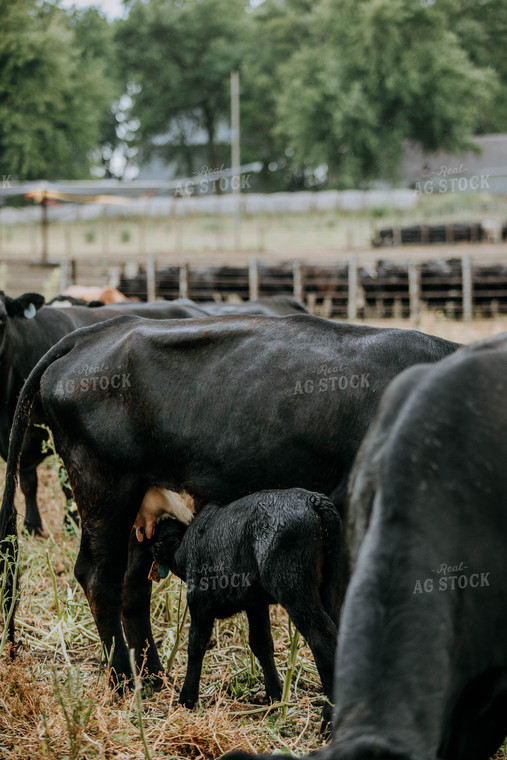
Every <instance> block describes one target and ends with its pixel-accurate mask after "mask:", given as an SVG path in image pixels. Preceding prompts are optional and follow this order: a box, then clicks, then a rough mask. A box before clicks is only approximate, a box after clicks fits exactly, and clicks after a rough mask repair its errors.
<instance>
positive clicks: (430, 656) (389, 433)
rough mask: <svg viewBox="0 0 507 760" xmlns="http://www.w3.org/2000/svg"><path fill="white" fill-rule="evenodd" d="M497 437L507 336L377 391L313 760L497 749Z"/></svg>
mask: <svg viewBox="0 0 507 760" xmlns="http://www.w3.org/2000/svg"><path fill="white" fill-rule="evenodd" d="M506 430H507V333H503V334H502V335H499V336H497V337H494V338H491V339H488V340H485V341H481V342H479V343H476V344H474V345H472V346H470V347H467V348H464V349H462V350H461V351H458V352H457V353H456V354H455V355H454V356H451V357H449V358H447V359H444V360H443V361H442V362H439V363H438V364H437V365H435V366H432V367H427V366H426V367H422V366H421V367H414V368H412V369H409V370H407V371H406V372H404V373H403V374H402V375H400V377H399V378H397V379H396V380H395V381H394V382H393V383H392V385H391V387H390V388H389V390H388V391H387V392H386V394H385V396H384V398H383V401H382V404H381V406H380V408H379V412H378V414H377V416H376V419H375V421H374V423H373V424H372V427H371V429H370V431H369V433H368V435H367V436H366V438H365V440H364V442H363V445H362V446H361V449H360V451H359V454H358V457H357V462H356V465H355V466H354V470H353V473H352V476H351V482H350V504H349V507H350V508H349V519H348V525H347V533H348V541H347V543H348V545H349V547H350V559H351V561H352V564H353V566H354V567H355V571H354V573H353V576H352V580H351V583H350V586H349V589H348V592H347V596H346V600H345V605H344V609H343V614H342V618H341V630H340V641H339V645H338V657H337V667H336V677H335V701H336V711H335V734H334V738H333V744H332V746H331V747H330V748H327V749H325V750H322V751H321V752H319V753H317V754H316V755H312V757H315V758H316V760H317V758H322V760H373V758H375V759H376V760H437V758H438V759H439V760H487V758H489V757H491V756H492V755H493V754H494V752H495V750H496V749H497V748H498V747H499V746H500V745H501V743H502V742H503V740H504V737H505V736H506V734H507V644H506V642H507V585H506V578H507V557H506V553H505V545H506V543H507V503H506V494H507V467H506V464H505V463H506V461H507V437H506ZM228 757H229V758H230V760H232V759H233V758H238V759H239V758H242V757H245V755H243V753H233V754H232V755H229V756H228Z"/></svg>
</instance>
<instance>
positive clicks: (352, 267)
mask: <svg viewBox="0 0 507 760" xmlns="http://www.w3.org/2000/svg"><path fill="white" fill-rule="evenodd" d="M348 286H349V297H348V304H347V319H349V320H350V321H352V320H354V319H357V258H356V257H355V256H351V257H350V259H349V272H348Z"/></svg>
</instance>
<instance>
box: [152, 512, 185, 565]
mask: <svg viewBox="0 0 507 760" xmlns="http://www.w3.org/2000/svg"><path fill="white" fill-rule="evenodd" d="M187 527H188V526H187V525H184V524H183V523H182V522H180V521H179V520H175V519H174V518H173V517H163V518H162V519H161V520H159V521H158V523H157V525H156V528H155V541H154V543H153V546H152V554H153V559H154V560H155V562H156V563H157V564H158V568H157V570H158V574H159V577H160V578H166V577H167V576H168V575H169V571H171V572H173V573H175V574H176V575H178V574H179V573H178V570H177V566H176V560H175V555H176V552H177V551H178V549H179V548H180V545H181V542H182V540H183V536H184V535H185V533H186V530H187Z"/></svg>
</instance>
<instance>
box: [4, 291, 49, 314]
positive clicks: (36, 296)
mask: <svg viewBox="0 0 507 760" xmlns="http://www.w3.org/2000/svg"><path fill="white" fill-rule="evenodd" d="M43 305H44V296H41V295H40V293H23V295H22V296H19V298H9V296H5V307H6V309H7V314H8V315H9V317H24V318H25V319H32V317H35V315H36V313H37V312H38V310H39V309H40V307H41V306H43Z"/></svg>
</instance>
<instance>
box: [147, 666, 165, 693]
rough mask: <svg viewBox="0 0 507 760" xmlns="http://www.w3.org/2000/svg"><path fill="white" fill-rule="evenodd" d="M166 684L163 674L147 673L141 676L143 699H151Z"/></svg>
mask: <svg viewBox="0 0 507 760" xmlns="http://www.w3.org/2000/svg"><path fill="white" fill-rule="evenodd" d="M165 684H166V679H165V675H164V673H163V672H162V671H161V672H160V673H149V674H148V675H145V676H143V692H142V693H143V697H145V698H147V697H152V696H153V694H156V693H157V692H158V691H160V690H161V689H162V688H163V687H164V685H165Z"/></svg>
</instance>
